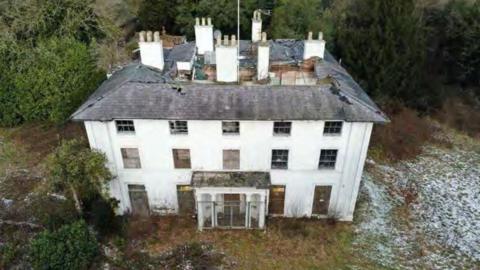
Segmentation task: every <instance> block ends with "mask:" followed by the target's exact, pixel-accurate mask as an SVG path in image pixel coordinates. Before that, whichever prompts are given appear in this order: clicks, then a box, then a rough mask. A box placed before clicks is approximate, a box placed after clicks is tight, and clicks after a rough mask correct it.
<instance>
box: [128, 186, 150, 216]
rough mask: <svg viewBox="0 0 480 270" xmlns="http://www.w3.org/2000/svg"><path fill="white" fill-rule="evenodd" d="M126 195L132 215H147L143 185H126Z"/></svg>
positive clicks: (146, 198)
mask: <svg viewBox="0 0 480 270" xmlns="http://www.w3.org/2000/svg"><path fill="white" fill-rule="evenodd" d="M128 195H129V197H130V205H131V207H132V209H131V210H132V214H133V215H136V216H148V215H149V214H150V209H149V206H148V196H147V192H146V190H145V186H144V185H128Z"/></svg>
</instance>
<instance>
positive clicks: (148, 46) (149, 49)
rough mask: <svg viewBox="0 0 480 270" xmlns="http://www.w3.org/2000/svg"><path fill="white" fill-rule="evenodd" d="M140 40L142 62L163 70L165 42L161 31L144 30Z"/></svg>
mask: <svg viewBox="0 0 480 270" xmlns="http://www.w3.org/2000/svg"><path fill="white" fill-rule="evenodd" d="M139 41H140V42H139V44H138V45H139V47H140V59H141V62H142V64H144V65H146V66H150V67H154V68H157V69H160V70H163V66H164V58H163V44H162V40H161V39H160V32H158V31H155V32H152V31H147V32H145V31H142V32H140V39H139ZM152 41H153V42H152Z"/></svg>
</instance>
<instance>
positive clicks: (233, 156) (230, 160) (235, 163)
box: [223, 150, 240, 170]
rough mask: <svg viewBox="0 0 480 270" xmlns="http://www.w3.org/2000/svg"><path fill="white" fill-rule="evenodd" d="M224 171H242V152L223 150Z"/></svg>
mask: <svg viewBox="0 0 480 270" xmlns="http://www.w3.org/2000/svg"><path fill="white" fill-rule="evenodd" d="M223 169H224V170H238V169H240V150H223Z"/></svg>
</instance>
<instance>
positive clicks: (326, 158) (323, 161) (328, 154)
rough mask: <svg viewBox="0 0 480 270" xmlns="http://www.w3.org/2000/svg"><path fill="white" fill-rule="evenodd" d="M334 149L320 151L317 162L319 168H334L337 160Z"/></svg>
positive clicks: (336, 151)
mask: <svg viewBox="0 0 480 270" xmlns="http://www.w3.org/2000/svg"><path fill="white" fill-rule="evenodd" d="M337 153H338V150H336V149H323V150H321V151H320V161H319V162H318V168H319V169H335V163H336V162H337Z"/></svg>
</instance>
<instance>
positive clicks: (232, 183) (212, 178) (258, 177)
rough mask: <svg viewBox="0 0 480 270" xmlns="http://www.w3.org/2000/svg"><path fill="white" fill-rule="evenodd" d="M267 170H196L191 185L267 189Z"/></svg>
mask: <svg viewBox="0 0 480 270" xmlns="http://www.w3.org/2000/svg"><path fill="white" fill-rule="evenodd" d="M270 184H271V183H270V173H268V172H237V171H235V172H205V171H202V172H200V171H196V172H193V175H192V186H193V187H196V188H202V187H227V188H240V187H250V188H257V189H268V188H269V187H270Z"/></svg>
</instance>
